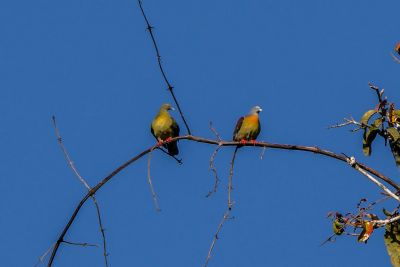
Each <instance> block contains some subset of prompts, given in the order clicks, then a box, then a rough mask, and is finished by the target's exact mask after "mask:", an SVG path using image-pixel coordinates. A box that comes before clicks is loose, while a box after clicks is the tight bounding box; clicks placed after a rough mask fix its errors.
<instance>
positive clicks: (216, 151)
mask: <svg viewBox="0 0 400 267" xmlns="http://www.w3.org/2000/svg"><path fill="white" fill-rule="evenodd" d="M210 130H211V131H212V132H213V133H214V134H215V137H217V139H218V141H222V139H221V136H220V135H219V133H218V132H217V130H215V128H214V127H213V125H212V122H211V121H210ZM220 148H221V146H220V145H218V146H217V147H216V148H215V150H214V152H213V153H212V155H211V157H210V165H209V166H210V170H211V171H212V172H213V174H214V178H215V182H214V187H213V189H212V190H210V191H209V192H208V194H207V195H206V197H210V196H211V195H212V194H214V193H216V192H217V188H218V184H219V181H220V179H219V177H218V172H217V168H216V167H215V158H216V157H217V154H218V151H219V149H220Z"/></svg>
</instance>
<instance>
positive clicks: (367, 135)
mask: <svg viewBox="0 0 400 267" xmlns="http://www.w3.org/2000/svg"><path fill="white" fill-rule="evenodd" d="M378 132H379V130H378V129H377V128H371V129H369V128H365V130H364V135H363V152H364V155H365V156H370V155H371V153H372V148H371V145H372V142H373V141H374V139H375V137H376V135H377V134H378Z"/></svg>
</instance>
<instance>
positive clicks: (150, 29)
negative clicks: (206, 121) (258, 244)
mask: <svg viewBox="0 0 400 267" xmlns="http://www.w3.org/2000/svg"><path fill="white" fill-rule="evenodd" d="M138 4H139V8H140V11H141V13H142V15H143V18H144V20H145V22H146V26H147V30H148V31H149V34H150V37H151V40H152V42H153V46H154V50H155V51H156V55H157V63H158V67H159V69H160V72H161V75H162V77H163V79H164V81H165V83H166V84H167V86H168V91H169V92H170V93H171V96H172V98H173V99H174V102H175V105H176V107H177V108H178V111H179V114H180V115H181V118H182V120H183V123H184V124H185V127H186V130H187V132H188V134H189V135H191V134H192V133H191V132H190V129H189V125H188V123H187V122H186V119H185V116H184V115H183V112H182V109H181V107H180V106H179V103H178V100H177V99H176V96H175V93H174V87H173V86H172V85H171V83H170V82H169V80H168V78H167V75H166V74H165V71H164V68H163V64H162V62H161V54H160V50H159V48H158V45H157V42H156V38H155V37H154V33H153V29H154V27H153V26H151V25H150V22H149V20H148V18H147V16H146V13H145V12H144V9H143V6H142V1H141V0H138Z"/></svg>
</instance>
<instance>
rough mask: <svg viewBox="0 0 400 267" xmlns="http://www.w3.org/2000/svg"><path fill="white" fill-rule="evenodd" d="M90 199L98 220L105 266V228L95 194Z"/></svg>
mask: <svg viewBox="0 0 400 267" xmlns="http://www.w3.org/2000/svg"><path fill="white" fill-rule="evenodd" d="M92 199H93V203H94V205H95V206H96V212H97V221H98V222H99V228H100V232H101V236H102V238H103V239H102V240H103V257H104V263H105V265H106V267H108V258H107V257H108V253H107V243H106V233H105V231H106V230H105V229H104V227H103V221H102V219H101V214H100V207H99V203H97V199H96V197H95V195H92Z"/></svg>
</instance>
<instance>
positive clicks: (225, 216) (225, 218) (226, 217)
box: [203, 209, 233, 267]
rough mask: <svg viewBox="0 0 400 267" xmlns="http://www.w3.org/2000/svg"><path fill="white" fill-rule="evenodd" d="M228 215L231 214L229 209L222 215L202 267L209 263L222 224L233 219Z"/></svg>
mask: <svg viewBox="0 0 400 267" xmlns="http://www.w3.org/2000/svg"><path fill="white" fill-rule="evenodd" d="M230 213H231V209H227V210H226V211H225V213H224V216H223V217H222V219H221V222H220V223H219V224H218V227H217V231H216V232H215V234H214V237H213V240H212V242H211V245H210V248H209V250H208V254H207V257H206V261H205V262H204V265H203V267H207V265H208V262H209V261H210V259H211V254H212V252H213V250H214V247H215V243H216V242H217V240H218V239H219V236H218V235H219V232H220V231H221V229H222V226H223V225H224V223H225V222H226V221H227V220H229V219H233V218H232V217H230Z"/></svg>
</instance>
